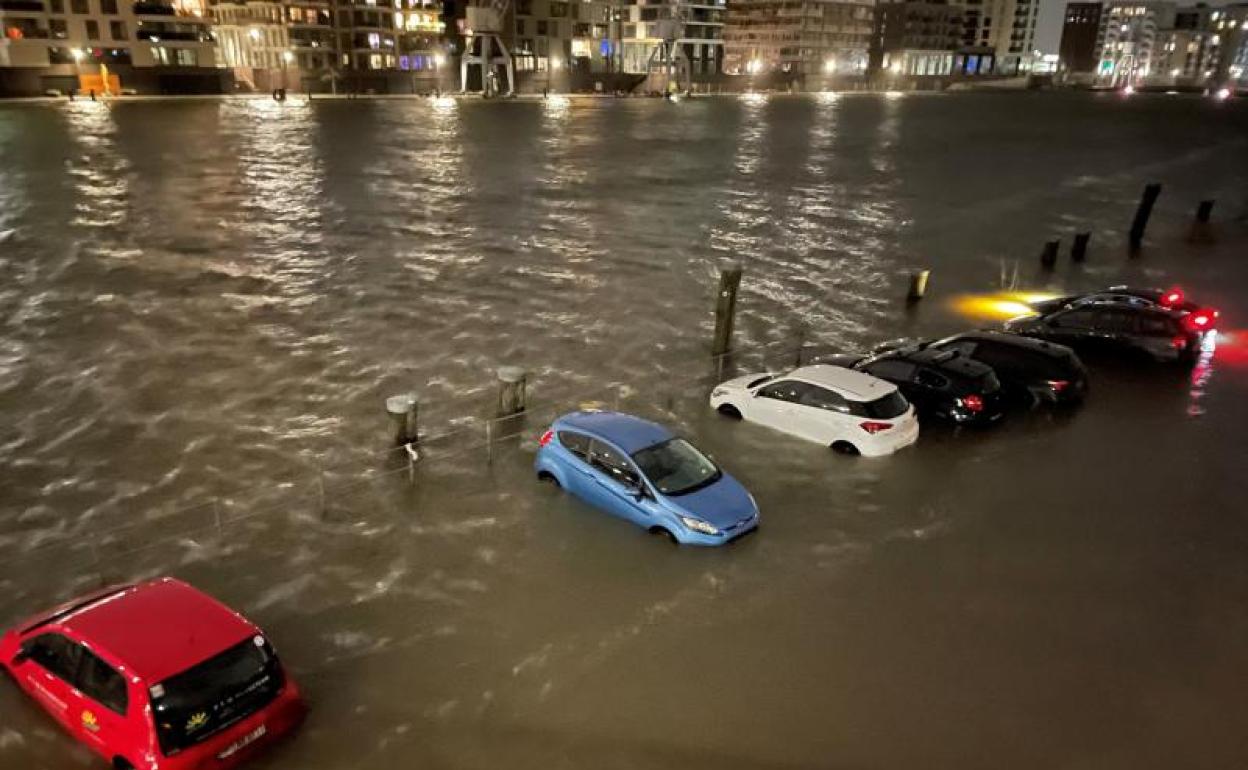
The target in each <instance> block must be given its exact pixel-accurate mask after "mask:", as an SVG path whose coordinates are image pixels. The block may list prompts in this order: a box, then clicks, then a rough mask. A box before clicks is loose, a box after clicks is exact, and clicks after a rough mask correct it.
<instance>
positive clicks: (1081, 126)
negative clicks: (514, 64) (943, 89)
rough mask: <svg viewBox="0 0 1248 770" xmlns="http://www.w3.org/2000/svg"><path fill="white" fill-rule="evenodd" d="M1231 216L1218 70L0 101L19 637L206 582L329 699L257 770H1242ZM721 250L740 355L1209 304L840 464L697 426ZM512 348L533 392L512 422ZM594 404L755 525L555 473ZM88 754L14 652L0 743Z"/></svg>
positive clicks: (1243, 590)
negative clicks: (547, 426) (414, 422)
mask: <svg viewBox="0 0 1248 770" xmlns="http://www.w3.org/2000/svg"><path fill="white" fill-rule="evenodd" d="M1150 181H1159V182H1162V183H1163V185H1164V189H1163V193H1162V197H1161V199H1160V201H1159V203H1158V207H1157V209H1156V211H1155V213H1154V216H1153V220H1152V223H1151V224H1150V229H1149V240H1148V243H1147V245H1146V248H1145V250H1144V252H1143V253H1142V254H1141V255H1140V256H1138V257H1136V258H1134V259H1130V258H1128V257H1127V255H1126V253H1125V251H1124V249H1123V245H1122V240H1123V231H1124V230H1125V227H1126V225H1127V223H1128V221H1129V218H1130V215H1131V213H1132V211H1133V210H1134V206H1135V202H1136V200H1137V199H1138V196H1139V193H1140V189H1141V188H1142V186H1143V184H1144V183H1146V182H1150ZM1202 198H1216V199H1217V208H1216V209H1215V220H1216V221H1215V226H1214V233H1213V234H1214V237H1215V241H1214V242H1213V243H1191V242H1189V238H1188V228H1189V224H1190V219H1191V215H1192V211H1193V210H1194V209H1195V206H1196V202H1197V201H1198V200H1200V199H1202ZM1245 214H1248V104H1245V103H1243V102H1239V103H1236V102H1230V103H1226V104H1216V103H1214V102H1212V101H1210V100H1207V99H1200V98H1195V97H1181V96H1162V95H1157V96H1136V97H1133V98H1131V99H1127V100H1124V99H1122V98H1119V97H1116V96H1113V95H1100V96H1091V95H1078V96H1076V95H1069V96H1068V95H1057V94H994V95H960V96H912V95H907V96H893V97H887V96H883V95H862V96H843V97H840V98H836V97H833V96H821V97H820V96H812V97H770V98H767V97H748V98H741V99H737V98H722V99H704V100H695V101H692V102H684V103H681V104H677V105H672V104H666V103H661V102H655V101H649V100H644V101H643V100H624V101H612V100H594V101H590V100H584V101H582V100H574V101H572V102H570V103H569V102H565V101H551V102H549V103H541V102H536V101H529V102H511V103H481V102H472V101H463V102H454V101H450V100H447V101H439V102H433V101H430V100H420V101H417V100H396V101H383V100H378V101H367V100H361V101H353V102H345V101H325V102H313V103H312V104H310V105H309V104H306V103H303V102H302V101H293V102H287V103H285V104H283V105H277V104H274V103H271V102H268V101H245V100H235V101H223V100H202V101H195V100H188V101H178V102H128V103H118V104H111V105H110V104H103V103H101V104H93V103H84V102H78V103H74V104H57V105H51V104H47V105H7V106H0V622H3V623H4V624H6V625H7V624H10V623H11V622H13V621H15V620H16V619H17V618H18V617H20V616H21V615H22V614H23V613H25V612H29V611H32V610H35V609H38V608H40V607H42V606H45V605H47V604H49V603H50V602H52V601H54V600H56V599H59V598H64V597H66V596H69V595H72V594H73V593H74V592H75V591H81V590H84V589H86V588H87V587H90V586H94V585H97V584H98V583H99V582H101V581H117V580H123V579H132V578H136V577H142V576H150V575H156V574H173V575H177V576H180V577H183V578H184V579H187V580H190V581H192V582H194V583H195V584H196V585H198V586H200V587H202V588H204V589H205V590H208V591H210V592H212V593H214V594H216V595H217V596H219V597H221V598H222V599H224V600H226V601H227V602H229V603H231V604H233V605H234V606H236V607H238V608H240V609H241V610H243V611H244V612H245V613H246V614H247V615H249V616H250V617H251V618H253V619H254V620H256V621H257V622H258V623H259V624H261V625H262V626H263V627H264V628H265V629H266V631H267V632H268V634H269V635H270V637H271V638H272V639H273V641H274V643H275V644H276V646H277V647H278V649H279V650H280V652H281V653H282V655H283V656H284V658H285V659H286V661H287V663H288V664H289V666H290V667H291V669H292V670H293V671H294V673H295V676H296V677H297V678H298V679H299V680H300V681H301V683H302V684H303V685H304V687H305V689H306V691H307V695H308V698H309V699H310V701H311V704H312V712H311V715H310V718H309V721H308V722H307V724H306V725H305V727H304V728H303V729H302V731H301V732H300V733H299V734H298V735H297V736H296V737H295V738H294V739H293V740H291V741H289V742H287V743H285V744H283V745H281V746H280V747H278V748H277V749H276V750H275V751H273V752H271V753H269V754H266V755H265V756H264V757H263V758H262V759H260V760H259V761H258V762H256V763H255V765H254V766H255V767H257V768H261V769H264V770H275V769H277V768H297V769H298V770H337V769H346V768H417V767H420V768H454V769H456V770H458V769H460V768H464V769H470V768H471V769H476V768H481V769H483V770H484V769H485V768H520V769H524V768H534V770H536V769H538V768H541V769H542V770H557V769H559V768H569V769H572V768H595V769H596V770H598V769H601V770H609V769H615V768H620V769H625V768H627V769H630V770H631V769H633V768H638V769H640V768H644V769H646V770H650V769H651V768H656V769H658V770H665V769H666V768H673V769H675V768H682V769H683V768H707V769H708V770H709V769H712V768H713V769H715V770H725V769H733V768H836V769H838V770H839V769H841V768H846V769H850V768H852V769H854V770H858V769H865V768H949V769H950V770H954V769H956V770H971V769H975V768H984V769H985V770H995V769H997V768H1003V767H1008V768H1037V770H1039V769H1041V768H1043V769H1045V770H1052V769H1053V768H1066V769H1068V770H1077V769H1082V768H1097V769H1098V770H1100V769H1104V768H1131V769H1132V770H1136V769H1139V768H1174V767H1184V768H1211V769H1213V768H1219V769H1220V768H1231V767H1242V766H1244V765H1245V763H1248V731H1246V730H1245V725H1248V699H1246V698H1245V697H1244V692H1243V689H1244V687H1243V685H1244V682H1245V681H1248V558H1246V557H1248V516H1246V515H1245V512H1246V511H1248V505H1246V504H1245V501H1244V497H1245V492H1246V491H1248V485H1246V484H1245V477H1244V469H1245V467H1246V461H1248V441H1246V440H1245V436H1246V435H1248V433H1246V432H1245V430H1246V429H1248V406H1246V404H1248V320H1246V319H1245V314H1246V313H1248V310H1246V309H1245V300H1246V298H1248V259H1246V258H1245V256H1246V254H1248V222H1246V221H1245V218H1244V217H1245ZM1084 229H1087V230H1090V231H1091V232H1093V239H1092V249H1091V252H1090V255H1089V259H1088V261H1087V263H1086V264H1084V265H1072V264H1070V262H1069V260H1068V259H1067V258H1066V256H1065V250H1066V248H1067V247H1068V245H1069V243H1070V235H1071V233H1073V232H1074V231H1077V230H1084ZM1051 237H1061V238H1063V258H1062V261H1061V264H1060V265H1059V267H1058V269H1057V270H1056V271H1054V272H1052V273H1049V274H1045V273H1042V272H1041V271H1040V269H1039V265H1038V256H1039V253H1040V247H1041V244H1042V243H1043V241H1045V240H1047V239H1048V238H1051ZM733 261H737V262H740V263H741V264H743V265H744V267H745V271H746V272H745V279H744V282H743V286H742V293H741V298H740V308H739V318H738V330H737V344H738V346H740V347H741V348H742V349H743V353H742V354H741V355H740V356H739V357H738V358H737V359H736V360H735V361H733V362H731V367H732V368H735V369H737V370H741V371H746V370H750V369H752V368H768V367H776V366H782V365H784V364H785V363H786V362H789V360H790V359H791V358H793V356H794V354H793V352H792V351H790V350H788V348H789V347H791V342H790V341H791V339H792V338H793V337H794V335H796V334H798V333H799V332H802V331H803V330H804V332H803V333H805V335H806V339H807V340H808V341H810V343H811V344H812V345H813V346H818V347H822V348H826V349H828V350H852V349H858V348H862V347H863V346H867V345H870V344H872V343H874V342H877V341H879V340H882V339H887V338H890V337H897V336H903V335H921V334H939V333H944V332H949V331H955V330H957V329H959V328H964V327H967V326H974V325H984V324H988V323H996V322H998V321H999V320H1000V318H999V317H991V316H992V315H993V313H994V312H997V311H994V310H993V307H994V306H993V305H992V304H991V303H985V302H974V301H971V302H967V301H963V300H964V299H965V297H964V295H982V294H986V293H992V292H995V291H997V290H999V289H1001V288H1002V284H1003V282H1004V283H1006V284H1011V285H1013V286H1014V287H1016V288H1019V289H1027V290H1060V289H1082V288H1091V287H1095V286H1099V285H1104V284H1106V283H1111V282H1118V281H1129V282H1132V283H1143V284H1146V285H1170V284H1172V283H1179V284H1181V285H1183V286H1184V287H1186V288H1187V290H1188V292H1189V294H1190V295H1192V296H1196V297H1199V298H1201V299H1203V300H1205V301H1206V302H1208V303H1209V304H1213V305H1216V306H1218V307H1220V308H1221V309H1222V310H1223V314H1222V322H1223V326H1224V327H1225V328H1226V329H1227V330H1228V332H1229V333H1227V334H1224V335H1223V336H1222V338H1221V339H1220V340H1219V345H1218V347H1217V349H1216V350H1215V351H1213V352H1212V353H1211V354H1210V355H1207V356H1206V357H1205V359H1204V360H1203V362H1202V364H1201V366H1200V367H1198V368H1197V370H1196V371H1194V372H1190V373H1189V372H1180V371H1176V370H1173V369H1167V368H1158V367H1150V366H1145V365H1139V364H1135V363H1122V362H1113V361H1096V362H1093V382H1092V392H1091V395H1090V398H1089V401H1088V403H1087V404H1086V405H1085V406H1084V408H1083V409H1081V410H1080V411H1078V412H1077V413H1074V414H1071V415H1066V416H1053V415H1047V414H1042V413H1038V414H1024V415H1015V416H1013V417H1012V418H1011V420H1010V421H1009V422H1007V423H1006V424H1004V425H1002V426H1001V427H1000V428H999V429H996V430H993V431H990V432H969V433H965V432H964V433H959V432H955V431H951V430H948V429H941V428H939V427H937V426H927V427H925V428H924V433H923V435H922V437H921V438H920V441H919V443H918V444H917V445H916V446H914V447H913V448H912V449H910V450H907V451H905V452H903V453H901V454H899V455H897V456H895V457H893V458H887V459H879V460H867V459H861V458H845V457H840V456H835V455H832V454H831V453H830V452H829V451H828V450H826V449H823V448H821V447H817V446H813V445H808V444H804V443H801V442H798V441H796V440H792V439H788V438H786V437H783V436H781V435H779V434H775V433H772V432H769V431H767V430H765V429H762V428H759V427H757V426H750V425H742V424H737V423H732V422H729V421H726V420H722V419H720V418H718V417H717V416H716V415H714V414H713V413H711V412H710V411H709V410H708V409H707V408H706V407H705V396H706V393H707V390H708V388H709V385H710V384H711V383H712V379H713V377H712V375H713V372H712V368H711V365H710V361H709V357H708V355H707V348H708V343H709V338H710V333H711V325H712V317H711V313H710V310H711V307H712V302H713V295H714V285H715V280H716V273H717V270H718V269H719V268H720V267H721V266H723V265H725V264H727V263H729V262H733ZM921 266H926V267H930V268H932V270H933V273H932V279H931V288H930V290H929V296H928V298H927V299H925V300H924V301H923V302H922V303H920V304H919V305H918V306H917V307H915V308H912V309H909V310H908V309H907V308H906V307H905V306H904V304H903V303H902V302H901V301H900V298H901V296H902V294H903V293H904V287H905V284H906V275H907V273H908V271H909V270H911V269H913V268H915V267H921ZM968 308H969V309H970V310H968ZM984 308H988V310H984ZM981 311H982V313H981ZM999 314H1000V313H999V312H997V315H999ZM1237 330H1245V331H1237ZM503 364H518V365H522V366H524V367H525V368H526V369H528V371H529V372H530V401H531V413H530V415H529V417H528V419H527V421H526V423H525V424H523V425H522V426H520V428H519V433H520V434H521V437H520V438H519V439H518V440H512V439H507V440H503V441H500V442H497V443H496V444H495V445H494V446H493V448H492V450H490V451H489V452H487V450H486V448H485V447H484V446H483V440H484V437H485V435H486V434H485V430H486V428H485V423H484V421H483V420H482V418H483V417H484V416H486V415H487V414H488V410H489V409H490V405H491V403H492V399H493V397H494V392H495V391H494V387H495V386H494V370H495V368H496V367H497V366H499V365H503ZM407 390H412V391H414V392H416V393H417V394H418V395H419V397H420V399H421V402H422V412H421V420H422V430H423V431H424V432H425V434H426V435H427V436H428V437H429V440H428V441H427V448H426V450H425V452H426V458H425V459H424V460H422V461H421V463H420V464H419V465H418V466H417V468H416V471H415V474H414V477H409V474H408V471H407V469H406V467H405V466H404V465H403V464H402V462H401V461H396V459H395V458H393V457H388V456H383V454H381V453H384V451H385V450H386V449H387V448H388V442H389V440H390V431H391V428H390V426H389V425H388V423H387V418H386V416H385V414H384V410H383V402H384V399H385V397H386V396H389V395H393V394H395V393H399V392H403V391H407ZM585 401H595V402H600V403H604V404H607V405H614V404H619V405H620V407H621V408H626V409H629V410H631V411H634V412H637V413H639V414H643V415H646V416H649V417H652V418H655V419H661V420H663V421H665V422H668V423H670V424H672V425H675V426H677V427H678V428H679V429H680V430H681V431H682V432H684V433H685V434H686V435H689V436H690V437H693V438H694V439H695V440H696V441H697V442H698V443H700V444H701V445H702V446H704V447H705V448H706V449H707V450H709V451H710V452H711V453H713V454H714V455H715V456H716V457H717V458H718V459H719V460H720V461H721V463H722V464H723V465H725V466H726V467H727V468H728V469H729V470H730V471H731V472H733V473H734V474H735V475H737V476H738V477H739V478H740V479H741V480H742V481H743V482H744V483H745V484H746V485H747V486H748V487H749V488H750V489H751V490H752V491H753V493H754V495H755V497H756V498H757V499H758V501H759V503H760V506H761V508H762V511H763V524H762V528H761V529H760V531H759V532H758V534H757V535H755V536H752V537H750V538H747V539H746V540H744V541H742V542H740V543H738V544H735V545H733V546H732V547H729V548H725V549H718V550H689V549H676V548H670V547H667V546H665V545H664V544H662V543H660V542H658V541H657V540H655V539H653V538H650V537H648V536H646V535H645V534H644V533H642V532H640V531H638V530H634V529H632V528H630V527H629V526H627V525H626V524H623V523H621V522H619V521H616V520H613V519H610V518H609V517H607V516H606V515H603V514H599V513H596V512H594V511H592V510H589V509H587V508H586V507H585V506H583V505H581V504H580V503H578V502H576V501H574V500H570V499H567V498H565V497H563V496H561V495H560V494H558V493H557V492H555V491H553V490H551V489H549V488H546V487H544V486H540V485H538V484H536V483H535V482H534V481H533V479H532V474H531V462H532V456H533V450H534V440H533V439H534V438H535V436H536V435H538V434H539V433H540V432H541V430H542V427H543V424H544V421H545V420H547V419H549V416H550V415H551V414H553V413H554V412H556V411H559V410H563V409H570V408H574V407H575V406H576V405H578V404H580V403H582V402H585ZM491 430H492V431H494V432H493V433H492V434H491V435H493V436H499V435H503V434H506V433H508V432H513V431H512V429H511V428H510V427H507V426H495V427H494V428H491ZM435 436H441V438H435ZM322 490H323V492H322ZM97 762H98V760H96V759H94V758H93V757H91V756H89V755H88V754H87V753H86V752H85V750H83V749H80V748H78V747H77V746H75V745H74V744H73V743H72V742H71V741H70V740H69V739H68V738H66V737H65V736H63V735H62V734H61V733H60V732H59V731H58V730H57V729H56V728H55V727H54V726H53V725H52V723H51V721H50V720H49V719H47V718H46V717H45V716H44V715H42V714H41V713H40V712H38V711H37V710H36V709H35V708H34V707H33V706H31V705H29V704H28V703H27V702H26V701H25V700H24V699H23V698H21V697H19V695H18V693H17V691H16V688H15V687H13V686H11V685H10V684H6V683H3V682H0V768H4V770H10V769H12V770H28V769H29V770H62V769H63V768H79V767H88V766H96V765H95V763H97ZM99 766H102V765H99Z"/></svg>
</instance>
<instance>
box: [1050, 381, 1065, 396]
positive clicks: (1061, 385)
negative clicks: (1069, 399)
mask: <svg viewBox="0 0 1248 770" xmlns="http://www.w3.org/2000/svg"><path fill="white" fill-rule="evenodd" d="M1049 387H1050V388H1052V389H1053V392H1054V393H1061V392H1062V391H1063V390H1066V388H1069V387H1070V380H1049Z"/></svg>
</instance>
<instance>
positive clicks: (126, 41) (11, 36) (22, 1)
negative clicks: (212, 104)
mask: <svg viewBox="0 0 1248 770" xmlns="http://www.w3.org/2000/svg"><path fill="white" fill-rule="evenodd" d="M0 29H3V33H4V34H3V37H2V38H0V94H7V95H17V94H25V95H30V94H41V93H44V92H46V91H49V90H58V91H61V92H66V93H68V92H71V91H82V92H84V93H86V92H91V91H94V92H96V93H118V92H121V91H129V90H136V91H140V92H161V93H217V92H221V91H223V90H226V89H228V88H229V82H228V73H226V72H225V71H223V70H221V69H220V68H219V67H218V60H217V53H216V51H217V49H216V43H215V41H214V39H213V37H212V32H211V26H210V23H209V20H208V18H207V17H206V14H205V9H204V8H203V7H202V6H201V5H199V4H198V3H196V2H172V1H171V0H139V1H138V2H134V1H133V0H0Z"/></svg>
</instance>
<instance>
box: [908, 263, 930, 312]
mask: <svg viewBox="0 0 1248 770" xmlns="http://www.w3.org/2000/svg"><path fill="white" fill-rule="evenodd" d="M931 274H932V271H931V270H915V271H914V272H913V273H911V274H910V289H909V290H908V291H907V292H906V301H907V302H909V303H912V304H913V303H915V302H918V301H919V300H921V299H923V297H924V296H925V295H926V294H927V279H928V276H930V275H931Z"/></svg>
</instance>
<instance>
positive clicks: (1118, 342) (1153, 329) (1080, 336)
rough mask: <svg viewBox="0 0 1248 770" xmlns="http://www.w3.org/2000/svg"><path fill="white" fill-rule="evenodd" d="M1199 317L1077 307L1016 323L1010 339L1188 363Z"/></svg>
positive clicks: (1160, 310) (1194, 351) (1151, 308)
mask: <svg viewBox="0 0 1248 770" xmlns="http://www.w3.org/2000/svg"><path fill="white" fill-rule="evenodd" d="M1202 317H1204V316H1201V315H1199V314H1196V313H1190V312H1187V311H1184V310H1171V309H1168V308H1165V307H1161V306H1158V305H1145V304H1138V303H1134V302H1114V301H1107V302H1100V301H1091V302H1078V303H1075V304H1072V305H1065V306H1063V307H1062V308H1060V309H1058V310H1055V311H1053V312H1050V313H1044V314H1041V315H1038V316H1024V317H1022V318H1015V319H1014V320H1012V321H1009V322H1007V323H1006V324H1005V330H1006V331H1008V332H1011V333H1013V334H1022V335H1026V336H1028V337H1036V338H1039V339H1044V340H1050V341H1052V342H1059V343H1061V344H1063V345H1070V346H1072V347H1075V348H1079V349H1082V350H1096V349H1107V350H1113V351H1126V352H1134V353H1142V354H1145V355H1147V356H1149V357H1150V358H1152V359H1154V360H1156V361H1180V362H1186V363H1192V362H1194V361H1195V360H1196V358H1197V356H1198V355H1199V354H1200V350H1201V346H1202V345H1203V343H1204V336H1205V334H1207V333H1208V331H1207V330H1206V329H1205V328H1203V327H1204V326H1205V325H1206V324H1207V323H1208V321H1206V324H1201V323H1199V320H1200V319H1201V318H1202Z"/></svg>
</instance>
